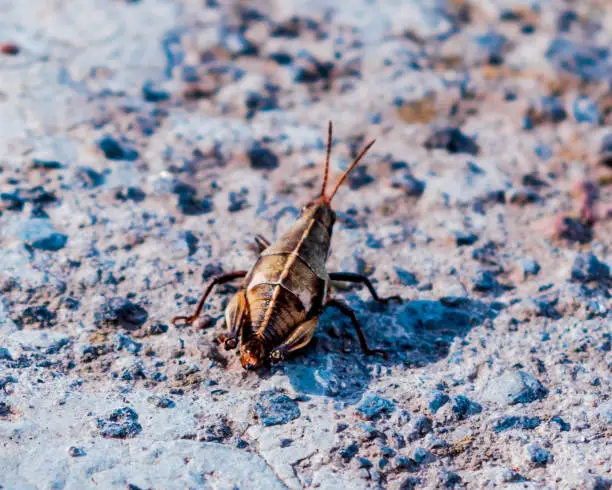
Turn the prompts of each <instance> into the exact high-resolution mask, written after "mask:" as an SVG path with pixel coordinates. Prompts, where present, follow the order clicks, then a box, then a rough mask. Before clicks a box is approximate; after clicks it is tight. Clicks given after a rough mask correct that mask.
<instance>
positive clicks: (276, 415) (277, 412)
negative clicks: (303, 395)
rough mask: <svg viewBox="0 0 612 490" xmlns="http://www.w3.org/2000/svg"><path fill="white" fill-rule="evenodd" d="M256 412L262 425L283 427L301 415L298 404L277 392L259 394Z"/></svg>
mask: <svg viewBox="0 0 612 490" xmlns="http://www.w3.org/2000/svg"><path fill="white" fill-rule="evenodd" d="M254 412H255V415H256V417H257V419H258V420H259V423H260V424H261V425H264V426H266V427H268V426H271V425H282V424H286V423H288V422H291V421H292V420H294V419H297V418H298V417H299V416H300V415H301V413H300V407H299V405H298V403H297V402H296V401H294V400H292V399H291V398H289V397H288V396H287V395H284V394H281V393H277V392H275V391H263V392H261V393H260V394H259V397H258V401H257V403H256V404H255V407H254Z"/></svg>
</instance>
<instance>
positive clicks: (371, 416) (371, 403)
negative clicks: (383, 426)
mask: <svg viewBox="0 0 612 490" xmlns="http://www.w3.org/2000/svg"><path fill="white" fill-rule="evenodd" d="M356 411H357V413H358V414H359V415H361V416H363V417H364V418H366V419H367V420H375V419H377V418H379V417H380V416H382V415H383V414H389V413H392V412H393V411H395V404H394V403H393V402H392V401H389V400H387V399H386V398H382V397H380V396H377V395H373V396H368V397H366V398H365V399H364V400H363V401H362V402H361V403H360V404H359V405H358V406H357V409H356Z"/></svg>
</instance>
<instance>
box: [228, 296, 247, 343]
mask: <svg viewBox="0 0 612 490" xmlns="http://www.w3.org/2000/svg"><path fill="white" fill-rule="evenodd" d="M248 321H249V304H248V302H247V298H246V291H245V290H244V289H243V290H241V291H239V292H238V293H236V294H235V295H234V296H233V297H232V299H231V300H230V302H229V304H228V305H227V308H226V309H225V323H226V325H227V327H228V328H229V330H230V333H229V336H228V337H227V338H225V339H223V340H224V345H225V350H231V349H235V348H236V346H237V345H238V338H239V336H240V333H241V331H242V328H243V327H244V325H245V323H246V322H248Z"/></svg>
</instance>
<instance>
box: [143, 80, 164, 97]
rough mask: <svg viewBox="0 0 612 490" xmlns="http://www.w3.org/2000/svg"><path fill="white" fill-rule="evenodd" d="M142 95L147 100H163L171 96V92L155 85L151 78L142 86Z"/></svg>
mask: <svg viewBox="0 0 612 490" xmlns="http://www.w3.org/2000/svg"><path fill="white" fill-rule="evenodd" d="M142 97H143V99H144V100H146V101H147V102H163V101H165V100H168V99H169V98H170V94H169V93H168V92H166V91H165V90H161V89H159V88H157V87H155V85H154V84H153V82H152V81H150V80H149V81H148V82H146V83H145V84H144V85H143V86H142Z"/></svg>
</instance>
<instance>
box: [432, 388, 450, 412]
mask: <svg viewBox="0 0 612 490" xmlns="http://www.w3.org/2000/svg"><path fill="white" fill-rule="evenodd" d="M449 400H450V397H449V396H448V395H447V394H446V393H443V392H441V391H434V395H433V398H432V399H431V401H430V402H429V410H431V413H436V412H437V411H438V410H440V408H442V407H443V406H444V405H445V404H446V403H447V402H448V401H449Z"/></svg>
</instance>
